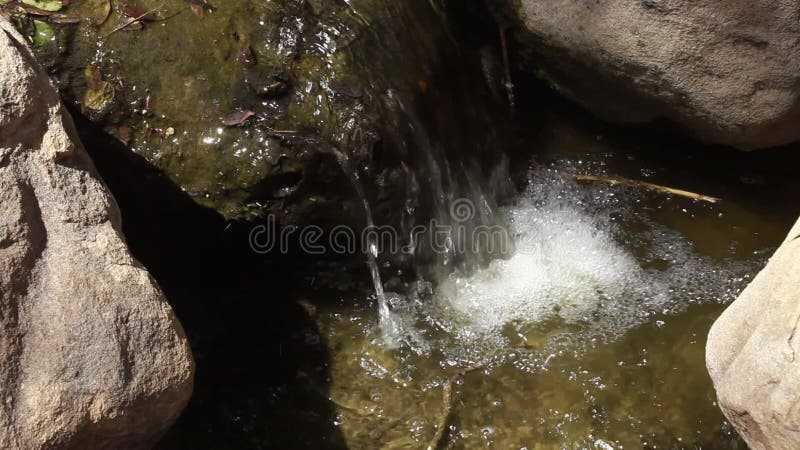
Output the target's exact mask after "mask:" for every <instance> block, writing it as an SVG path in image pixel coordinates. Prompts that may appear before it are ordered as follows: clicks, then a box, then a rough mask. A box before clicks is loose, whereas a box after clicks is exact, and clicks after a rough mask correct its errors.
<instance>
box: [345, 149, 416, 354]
mask: <svg viewBox="0 0 800 450" xmlns="http://www.w3.org/2000/svg"><path fill="white" fill-rule="evenodd" d="M335 153H336V156H337V159H338V161H339V165H340V166H341V168H342V171H343V172H344V174H345V176H347V178H348V179H349V180H350V183H351V184H352V185H353V189H354V190H355V191H356V195H358V198H359V200H361V204H362V205H363V207H364V216H365V219H366V226H367V229H374V228H375V220H374V219H373V218H372V208H370V206H369V200H368V199H367V194H366V193H365V192H364V186H363V185H362V184H361V179H360V177H359V176H358V169H357V168H356V167H353V165H352V163H351V161H350V157H349V156H347V155H345V154H344V153H341V152H338V151H336V152H335ZM363 235H364V236H366V238H367V242H366V243H365V244H366V249H367V251H366V254H367V268H368V269H369V274H370V276H371V277H372V284H373V287H374V289H375V297H376V299H377V300H378V321H379V326H380V328H381V332H382V333H383V334H384V337H385V338H386V339H392V338H393V337H395V336H398V335H399V333H400V332H401V328H400V325H399V324H398V323H397V321H396V320H395V318H394V317H393V316H392V311H391V309H390V308H389V298H388V296H387V293H386V291H385V290H384V288H383V281H382V280H381V273H380V269H379V268H378V242H377V235H376V234H375V233H363Z"/></svg>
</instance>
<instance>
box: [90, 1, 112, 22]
mask: <svg viewBox="0 0 800 450" xmlns="http://www.w3.org/2000/svg"><path fill="white" fill-rule="evenodd" d="M91 2H92V3H91V13H90V14H89V22H90V23H91V24H92V25H94V26H96V27H99V26H100V25H102V24H103V23H105V21H106V20H108V16H109V15H110V14H111V1H110V0H91Z"/></svg>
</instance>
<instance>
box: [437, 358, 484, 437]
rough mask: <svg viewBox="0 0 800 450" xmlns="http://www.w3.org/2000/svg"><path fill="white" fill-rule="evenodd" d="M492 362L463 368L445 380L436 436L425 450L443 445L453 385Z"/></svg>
mask: <svg viewBox="0 0 800 450" xmlns="http://www.w3.org/2000/svg"><path fill="white" fill-rule="evenodd" d="M493 361H494V359H491V358H490V359H488V360H486V361H483V362H481V363H477V364H474V365H472V366H468V367H465V368H463V369H460V370H459V371H458V372H456V373H455V374H454V375H453V376H451V377H450V378H448V379H447V381H446V382H445V384H444V387H443V388H442V413H441V414H440V415H439V420H437V421H436V434H434V435H433V438H432V439H431V440H430V442H428V445H427V447H425V449H426V450H436V449H438V448H439V446H441V445H442V443H443V440H444V437H445V436H444V430H445V428H447V422H448V419H449V418H450V414H451V413H452V412H453V389H454V387H455V385H456V384H457V383H458V382H459V381H460V380H461V379H462V378H464V376H465V375H467V374H468V373H472V372H477V371H478V370H482V369H485V368H486V366H488V365H489V364H491V363H492V362H493Z"/></svg>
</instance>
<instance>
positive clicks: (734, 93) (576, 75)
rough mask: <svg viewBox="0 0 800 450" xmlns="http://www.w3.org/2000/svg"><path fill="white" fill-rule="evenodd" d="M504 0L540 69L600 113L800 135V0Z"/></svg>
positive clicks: (753, 143) (758, 140)
mask: <svg viewBox="0 0 800 450" xmlns="http://www.w3.org/2000/svg"><path fill="white" fill-rule="evenodd" d="M506 3H507V4H509V5H510V6H508V7H507V8H506V10H507V11H508V12H509V13H510V16H512V17H513V19H512V20H513V21H514V22H515V23H517V24H518V25H519V26H518V29H519V31H520V33H519V36H520V37H521V40H522V42H523V45H524V46H525V47H526V49H527V50H528V51H529V55H528V59H529V60H530V61H531V62H532V63H533V64H535V65H536V66H537V67H536V68H535V69H532V71H534V70H535V71H538V72H537V73H538V75H539V76H540V77H541V78H543V79H545V80H548V81H549V82H551V83H552V84H553V85H554V86H555V87H556V88H557V89H558V90H560V91H561V92H562V93H563V94H565V95H566V96H568V97H571V98H572V99H573V100H575V101H577V102H578V103H580V104H582V105H583V106H585V107H586V108H587V109H589V110H591V111H593V112H594V113H595V114H597V115H598V116H600V117H601V118H604V119H607V120H611V121H615V122H623V123H630V122H645V121H650V120H652V119H654V118H656V117H666V118H668V119H671V120H673V121H675V122H677V123H679V124H680V125H682V126H684V127H685V128H687V129H688V130H691V131H692V132H694V133H695V134H696V135H697V136H699V137H700V138H702V139H704V140H707V141H709V142H713V143H720V144H726V145H732V146H735V147H739V148H742V149H756V148H764V147H770V146H777V145H782V144H786V143H789V142H793V141H795V140H797V139H798V138H800V127H798V126H797V123H798V120H800V20H798V17H800V1H798V0H781V1H770V2H768V1H749V2H745V1H738V2H727V3H725V4H720V3H719V2H717V1H713V0H702V1H696V0H671V1H666V0H645V1H638V2H631V1H622V0H610V1H599V2H595V1H584V0H559V1H547V2H541V1H537V0H520V1H515V2H510V1H509V2H506ZM511 5H513V6H511Z"/></svg>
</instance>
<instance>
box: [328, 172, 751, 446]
mask: <svg viewBox="0 0 800 450" xmlns="http://www.w3.org/2000/svg"><path fill="white" fill-rule="evenodd" d="M568 166H573V168H574V166H575V162H573V161H560V163H559V164H558V167H559V170H558V171H555V170H550V171H547V170H545V171H537V173H536V175H534V176H532V178H531V181H530V185H529V186H528V188H527V189H526V190H525V191H524V192H523V193H522V194H521V195H520V198H519V199H518V200H517V201H516V203H514V204H513V205H511V206H509V207H507V208H506V209H505V211H504V215H505V216H506V217H507V219H508V221H509V224H510V231H511V232H512V233H513V235H514V236H515V238H516V239H515V242H516V249H515V252H514V254H513V255H512V256H510V258H508V259H500V260H495V261H493V262H491V263H490V264H489V265H488V266H486V267H484V268H483V269H480V270H478V271H477V272H476V273H474V274H472V275H471V276H455V275H453V276H451V277H449V278H447V279H445V280H440V281H439V282H435V283H426V282H423V283H416V284H412V285H411V286H409V287H408V289H409V290H410V291H411V292H412V295H409V297H408V298H407V299H399V300H397V307H396V309H395V310H394V311H393V314H394V315H395V317H394V320H395V321H397V322H399V323H402V328H405V330H406V332H407V334H406V335H405V336H400V337H399V338H400V339H398V340H396V341H395V342H394V344H395V345H393V346H388V345H386V342H385V339H384V336H383V335H382V332H381V329H380V327H379V326H377V322H378V318H377V317H376V314H375V312H374V311H375V305H374V302H371V301H368V302H363V303H361V304H360V305H358V302H356V303H357V306H355V307H352V306H348V305H350V304H351V301H349V300H348V299H344V298H343V299H342V303H340V304H338V305H336V306H335V307H334V308H331V309H327V308H326V309H325V310H322V311H320V312H318V319H317V320H318V323H319V327H320V332H321V334H322V335H323V336H324V338H325V339H326V340H327V341H328V342H329V346H330V348H331V349H332V354H331V360H332V366H331V383H330V387H329V389H330V391H329V394H328V395H329V398H330V400H331V401H332V402H334V403H335V404H336V405H337V407H338V408H337V418H336V421H337V423H339V426H340V427H341V429H342V431H343V433H344V436H345V438H346V439H347V442H348V444H349V445H350V446H351V447H353V448H371V447H374V446H385V447H388V448H419V447H420V446H424V445H427V444H428V441H427V440H429V439H431V436H433V435H435V431H434V430H435V428H436V426H437V424H438V423H439V418H440V416H441V414H442V413H443V412H442V411H443V406H442V395H443V387H444V383H445V382H446V380H447V379H448V378H449V377H450V376H452V375H453V374H455V373H456V372H457V371H458V369H459V368H464V367H470V366H474V365H475V364H481V365H485V367H483V366H482V368H481V370H478V371H475V372H471V373H470V374H467V375H466V376H465V377H464V379H463V381H461V382H460V383H459V384H458V385H457V387H456V389H455V393H454V402H453V410H452V412H451V415H450V418H449V420H448V422H447V423H448V431H447V433H446V434H448V435H449V436H448V438H447V439H446V440H447V441H448V442H450V443H451V444H452V445H455V446H456V447H459V448H462V447H463V448H476V447H479V446H480V447H482V446H490V447H493V448H642V447H645V448H665V447H666V448H673V447H674V448H695V447H702V448H709V447H715V446H720V447H728V448H729V447H730V446H732V445H738V444H736V442H737V441H736V437H735V435H734V434H732V433H731V431H730V429H729V428H728V426H727V425H726V424H725V422H724V420H723V418H722V416H721V415H720V413H719V412H718V410H717V408H716V405H715V403H714V396H713V390H712V388H711V385H710V381H709V380H708V376H707V375H706V372H705V365H704V363H703V361H704V358H703V352H704V350H703V349H704V344H705V335H706V333H707V330H708V328H709V327H710V325H711V323H712V322H713V320H714V318H715V317H716V316H717V315H718V314H719V313H720V312H721V309H722V308H723V305H724V304H725V303H727V302H729V301H732V300H733V299H734V298H735V295H736V293H738V291H739V290H740V289H741V288H743V287H744V286H745V285H746V283H747V281H748V280H749V278H750V276H751V275H752V274H753V273H754V272H755V271H757V269H758V268H759V267H760V265H761V264H763V262H764V257H765V255H766V249H764V251H758V252H755V253H751V254H741V253H738V252H736V251H732V250H730V249H729V250H728V251H722V253H725V256H724V257H717V258H714V257H712V256H709V255H707V254H704V253H703V252H702V251H700V250H698V249H696V245H695V243H694V242H693V241H692V240H691V239H689V238H687V237H686V235H685V234H683V233H682V232H681V231H680V229H676V228H672V227H669V226H667V225H665V224H664V223H662V222H663V221H661V220H660V219H659V215H662V214H663V211H665V210H676V212H677V213H678V214H685V215H687V216H693V217H706V216H708V217H711V216H715V215H716V216H717V217H720V215H722V216H724V215H725V211H726V210H728V209H729V208H731V205H727V206H718V205H707V204H701V203H697V202H695V201H692V200H687V199H682V198H668V197H664V196H663V195H661V194H653V193H646V192H638V191H635V190H631V189H629V188H614V187H609V186H606V185H603V184H599V185H579V184H577V183H575V182H573V181H570V180H568V179H566V178H565V177H563V176H561V175H559V174H560V173H561V172H562V171H563V170H564V169H565V168H567V167H568ZM734 208H735V207H734ZM718 225H721V226H718V228H717V232H718V233H722V234H725V233H726V232H727V233H730V232H731V229H733V228H735V226H731V225H730V224H728V225H723V224H722V223H720V224H718ZM726 228H728V229H727V230H726ZM731 242H733V241H731ZM411 405H413V406H411ZM376 430H379V431H376Z"/></svg>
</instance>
